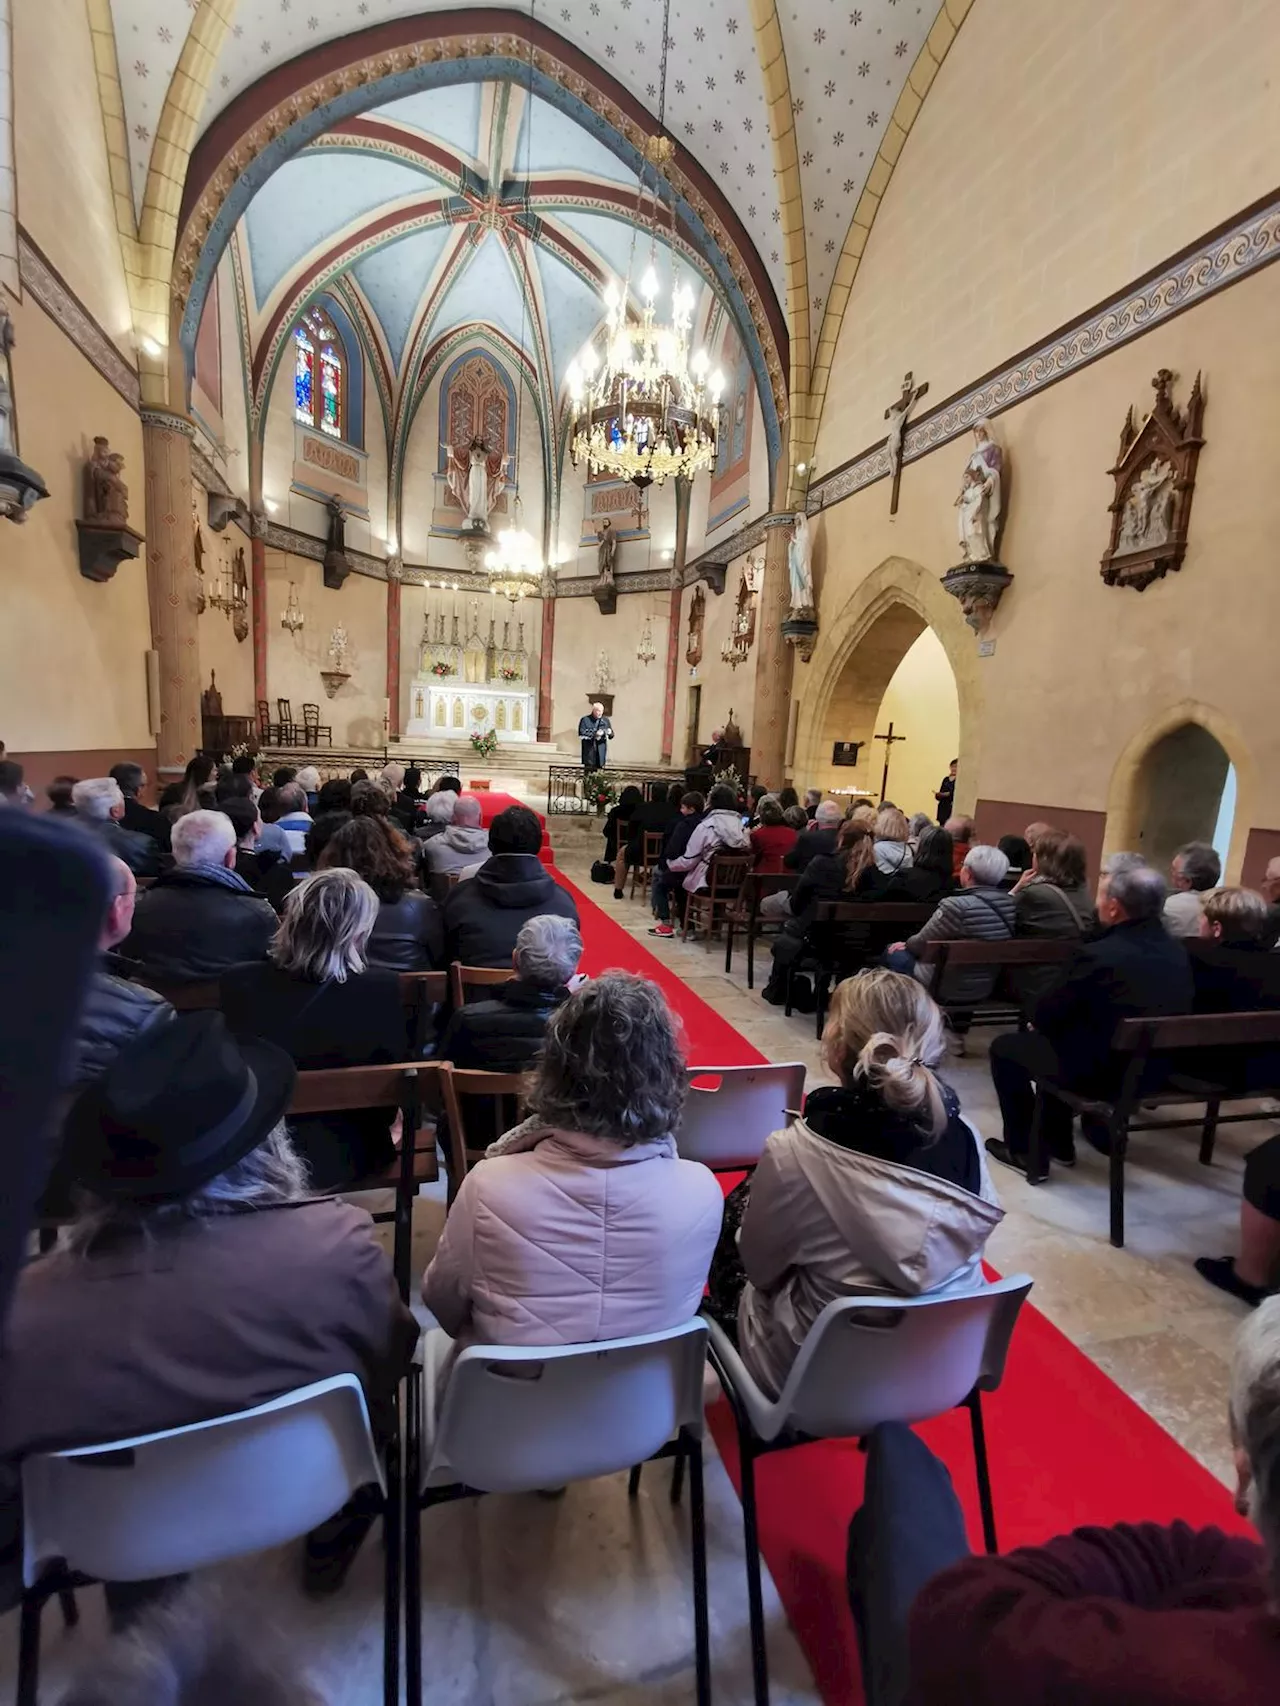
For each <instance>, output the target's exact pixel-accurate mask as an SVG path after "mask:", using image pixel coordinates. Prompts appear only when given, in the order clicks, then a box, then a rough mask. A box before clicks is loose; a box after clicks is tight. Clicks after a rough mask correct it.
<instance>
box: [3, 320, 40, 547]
mask: <svg viewBox="0 0 1280 1706" xmlns="http://www.w3.org/2000/svg"><path fill="white" fill-rule="evenodd" d="M12 350H13V318H12V316H11V315H10V313H9V311H8V309H7V308H6V307H5V306H4V303H3V300H0V519H4V520H8V521H16V522H19V523H21V522H23V521H25V520H26V519H27V511H28V510H29V509H30V508H31V506H32V504H34V503H36V502H37V501H38V500H39V499H40V498H47V497H48V495H49V488H48V487H47V486H46V485H45V483H44V481H43V480H42V479H41V477H40V475H39V474H37V473H36V471H35V469H34V468H29V467H28V466H27V464H26V463H25V462H24V461H23V460H22V457H21V456H20V454H19V452H18V409H17V404H16V403H15V402H14V398H13V360H12Z"/></svg>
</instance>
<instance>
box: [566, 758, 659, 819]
mask: <svg viewBox="0 0 1280 1706" xmlns="http://www.w3.org/2000/svg"><path fill="white" fill-rule="evenodd" d="M607 774H608V777H609V780H610V781H611V782H612V783H614V785H615V786H616V787H617V788H618V790H619V791H621V790H622V789H623V788H625V787H626V786H627V785H628V783H633V784H634V785H635V786H636V787H637V788H639V789H640V791H641V793H643V795H644V797H645V799H646V800H647V799H650V798H651V797H652V794H653V790H654V788H656V787H657V786H658V784H659V783H663V784H666V785H667V786H670V784H671V783H672V782H679V781H682V780H683V778H684V771H683V770H672V769H665V770H664V769H659V768H656V767H645V766H640V767H639V768H635V769H622V768H620V767H618V766H615V765H612V764H611V765H610V766H609V769H608V772H607ZM586 776H587V772H586V771H585V770H584V769H583V768H582V766H581V765H580V764H553V765H552V766H551V768H550V769H549V770H548V771H547V812H548V814H549V815H551V816H555V815H556V814H560V815H561V816H565V817H568V816H570V815H573V814H578V815H580V816H590V815H591V814H592V813H596V812H599V811H603V809H604V808H603V807H602V806H599V807H598V806H596V805H595V804H594V803H593V802H590V801H588V800H587V799H585V798H584V796H583V782H584V781H585V780H586Z"/></svg>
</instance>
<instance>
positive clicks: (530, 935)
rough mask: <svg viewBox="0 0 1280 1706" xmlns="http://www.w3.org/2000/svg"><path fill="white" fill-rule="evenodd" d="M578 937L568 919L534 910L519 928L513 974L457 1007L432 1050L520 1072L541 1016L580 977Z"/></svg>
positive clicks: (539, 1031) (541, 1033) (534, 1046)
mask: <svg viewBox="0 0 1280 1706" xmlns="http://www.w3.org/2000/svg"><path fill="white" fill-rule="evenodd" d="M581 958H582V936H581V934H580V933H579V930H578V926H577V925H576V924H575V923H574V921H573V919H572V918H560V917H556V916H554V915H553V914H550V913H540V914H538V915H537V916H536V917H534V918H530V919H528V920H527V921H526V922H525V923H524V924H523V925H521V927H520V934H519V935H518V936H517V937H516V945H515V951H514V952H513V954H512V956H511V964H512V966H513V967H514V969H515V974H516V975H515V977H514V978H513V979H512V980H511V982H510V983H499V984H495V985H494V987H493V990H492V991H491V993H490V995H489V996H488V998H487V999H486V1000H484V1001H469V1002H467V1003H466V1005H465V1006H463V1007H460V1008H458V1009H457V1010H456V1011H455V1013H454V1014H453V1016H452V1018H451V1019H450V1020H449V1023H448V1025H447V1026H446V1027H445V1031H444V1035H443V1036H442V1037H441V1039H440V1046H439V1048H438V1049H437V1050H436V1054H437V1055H438V1056H439V1058H440V1059H441V1060H449V1061H452V1062H453V1064H454V1065H455V1066H459V1067H467V1068H471V1069H474V1070H476V1071H479V1072H523V1071H524V1069H525V1068H526V1067H527V1066H528V1065H529V1063H530V1062H531V1061H532V1059H533V1057H534V1055H535V1054H537V1052H538V1050H539V1049H540V1048H541V1047H542V1042H543V1038H544V1037H545V1035H546V1030H547V1020H548V1019H549V1018H550V1017H551V1015H552V1014H553V1013H554V1012H555V1010H556V1008H557V1007H559V1006H560V1005H561V1004H562V1003H563V1002H565V1001H567V1000H568V998H569V993H570V991H571V989H573V988H574V987H576V985H577V984H578V983H579V982H580V981H581V980H580V979H579V977H578V975H577V972H578V962H579V960H580V959H581Z"/></svg>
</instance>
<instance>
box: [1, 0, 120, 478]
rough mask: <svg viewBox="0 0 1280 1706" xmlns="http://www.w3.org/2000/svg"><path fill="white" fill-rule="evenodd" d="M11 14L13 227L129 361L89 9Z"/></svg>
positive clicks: (75, 2)
mask: <svg viewBox="0 0 1280 1706" xmlns="http://www.w3.org/2000/svg"><path fill="white" fill-rule="evenodd" d="M13 10H14V16H13V76H14V91H15V99H14V106H15V118H16V128H17V138H16V144H17V146H16V153H17V163H18V217H19V219H20V221H21V223H22V224H23V225H24V226H25V227H26V229H27V230H28V231H29V232H30V233H31V235H32V237H33V238H34V239H35V241H36V243H37V244H38V245H39V247H40V248H41V249H42V250H43V251H44V253H45V254H46V255H47V256H48V257H49V259H50V260H51V261H52V262H53V264H54V266H55V267H57V269H58V271H59V272H60V273H61V274H62V276H63V278H65V279H66V281H67V283H68V284H69V285H70V286H71V288H72V290H74V291H75V293H76V295H77V296H78V297H79V298H80V300H81V302H83V303H84V305H85V307H86V308H87V309H88V310H89V312H90V313H91V314H92V315H93V316H94V318H95V319H96V320H97V321H98V323H99V324H100V325H101V326H102V328H103V330H104V331H105V332H106V333H107V335H108V336H109V337H111V338H114V339H115V341H116V343H117V344H119V346H120V348H121V349H122V350H123V351H124V353H125V355H126V356H128V358H129V359H130V360H131V361H132V360H134V359H135V351H134V347H133V316H132V314H131V312H130V308H129V293H128V288H127V286H126V284H125V276H124V262H123V260H122V258H121V254H120V240H119V237H118V235H117V232H116V221H115V210H114V206H113V203H112V197H111V180H110V178H109V176H108V172H107V146H106V138H105V133H104V131H103V124H102V109H101V107H100V105H99V101H98V83H97V77H96V75H95V72H94V66H93V49H92V45H91V42H90V37H89V18H88V11H87V8H86V6H85V0H41V3H40V4H34V3H32V0H24V3H22V4H20V5H17V6H15V7H14V9H13ZM139 507H140V506H139Z"/></svg>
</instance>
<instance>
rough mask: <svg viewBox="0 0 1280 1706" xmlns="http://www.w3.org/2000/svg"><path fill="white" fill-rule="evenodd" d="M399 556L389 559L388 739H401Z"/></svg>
mask: <svg viewBox="0 0 1280 1706" xmlns="http://www.w3.org/2000/svg"><path fill="white" fill-rule="evenodd" d="M403 573H404V570H403V568H402V567H401V565H400V559H399V557H391V558H389V559H388V561H387V739H388V740H399V739H400V577H401V575H403Z"/></svg>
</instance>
